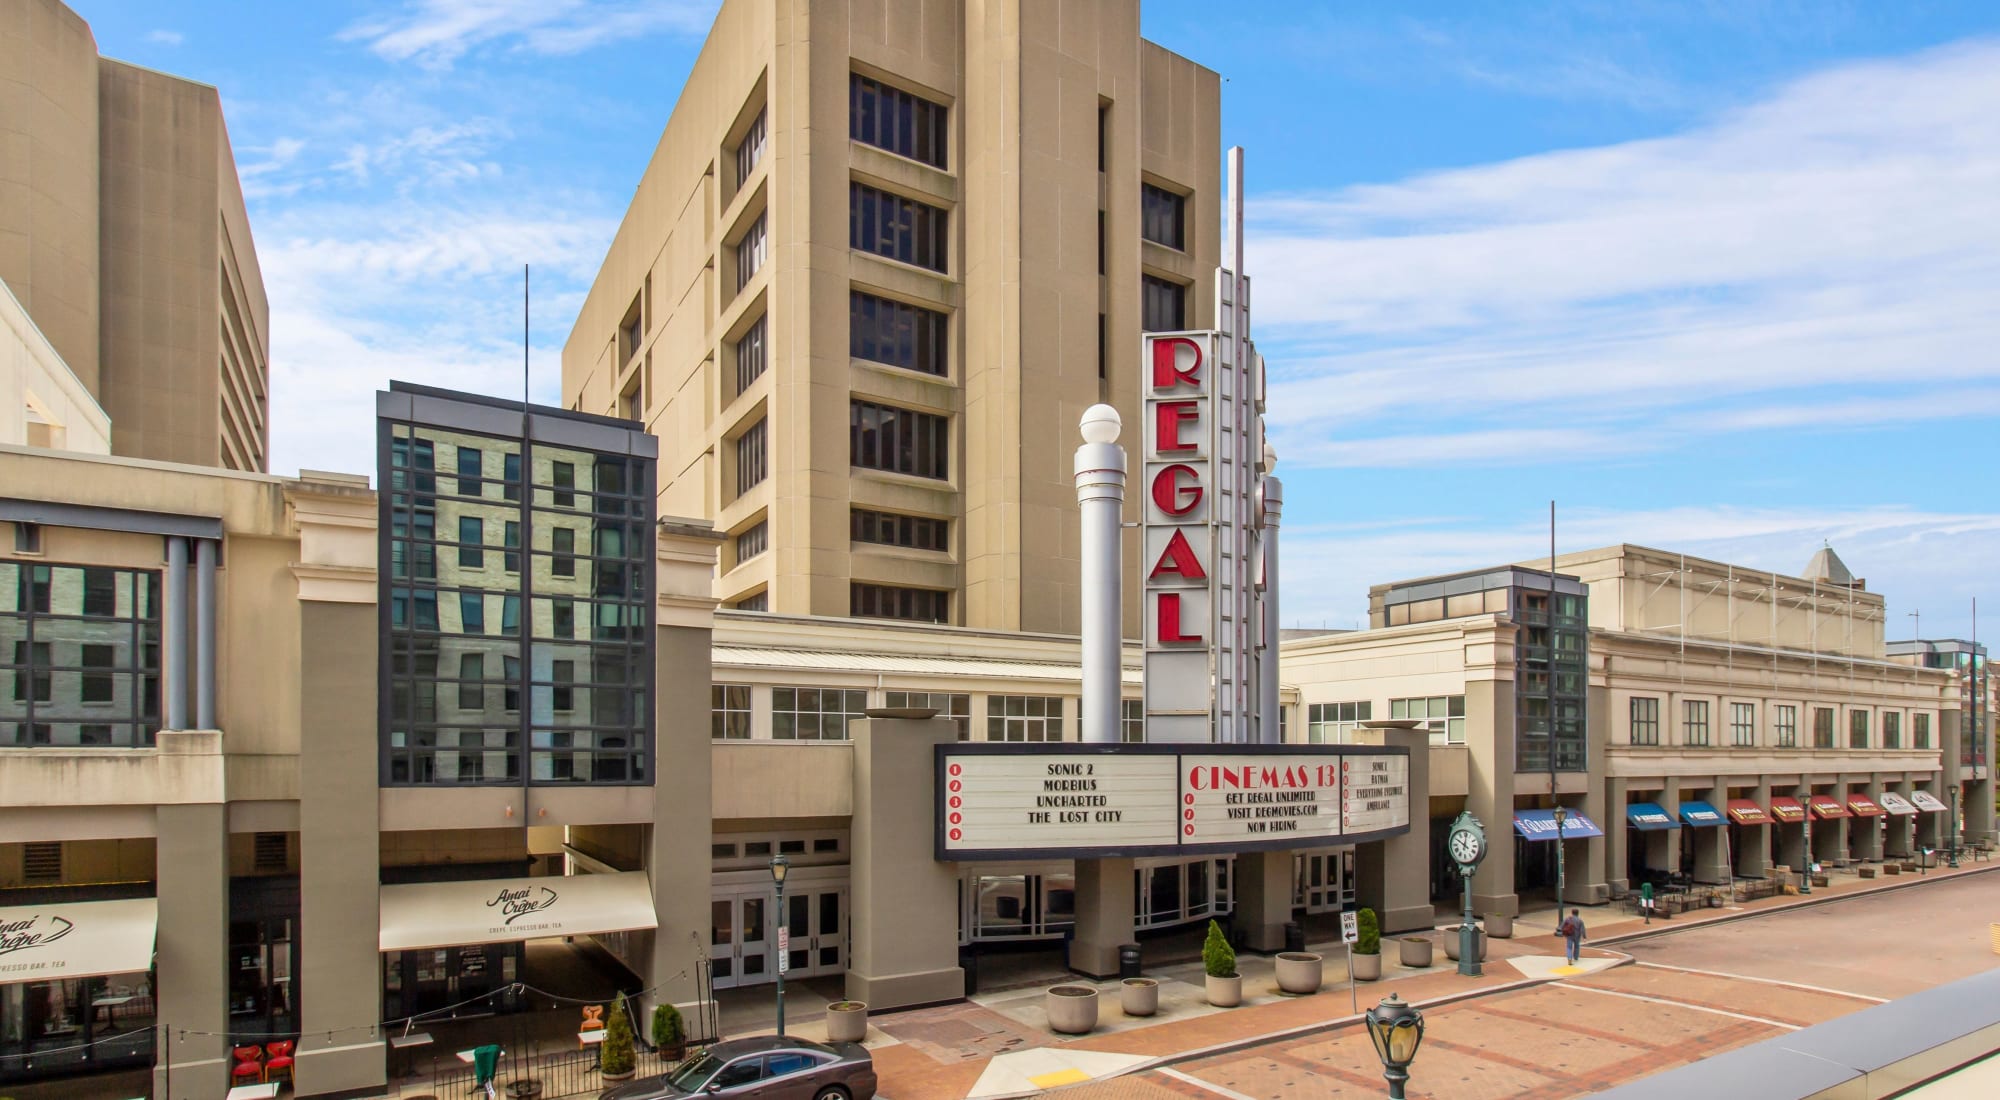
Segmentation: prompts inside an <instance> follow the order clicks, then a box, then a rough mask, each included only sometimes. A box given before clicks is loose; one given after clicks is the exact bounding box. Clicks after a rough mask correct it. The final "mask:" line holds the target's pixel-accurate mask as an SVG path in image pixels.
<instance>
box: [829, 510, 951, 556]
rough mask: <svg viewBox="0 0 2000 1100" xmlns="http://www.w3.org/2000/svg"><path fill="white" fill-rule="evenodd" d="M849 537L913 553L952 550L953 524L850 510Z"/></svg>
mask: <svg viewBox="0 0 2000 1100" xmlns="http://www.w3.org/2000/svg"><path fill="white" fill-rule="evenodd" d="M848 537H849V538H850V539H852V540H853V541H855V542H863V543H868V544H870V545H874V546H900V547H904V548H906V549H910V550H937V551H949V550H950V549H951V521H950V520H948V519H938V518H935V517H932V516H912V515H905V514H903V513H901V512H882V511H878V510H876V509H873V508H860V507H853V508H849V509H848Z"/></svg>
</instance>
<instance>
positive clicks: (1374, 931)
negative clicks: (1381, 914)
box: [1354, 909, 1382, 955]
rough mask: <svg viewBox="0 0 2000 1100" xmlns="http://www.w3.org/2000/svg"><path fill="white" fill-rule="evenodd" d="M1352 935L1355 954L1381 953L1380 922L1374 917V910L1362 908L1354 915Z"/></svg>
mask: <svg viewBox="0 0 2000 1100" xmlns="http://www.w3.org/2000/svg"><path fill="white" fill-rule="evenodd" d="M1354 937H1355V938H1354V953H1355V954H1357V955H1380V954H1381V953H1382V922H1380V921H1378V920H1376V919H1375V910H1373V909H1363V910H1361V911H1360V912H1359V913H1356V914H1355V915H1354Z"/></svg>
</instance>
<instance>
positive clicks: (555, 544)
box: [549, 527, 576, 577]
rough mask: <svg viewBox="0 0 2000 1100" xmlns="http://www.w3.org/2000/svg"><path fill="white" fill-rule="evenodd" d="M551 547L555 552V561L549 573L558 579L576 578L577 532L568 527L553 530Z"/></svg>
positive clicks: (550, 533)
mask: <svg viewBox="0 0 2000 1100" xmlns="http://www.w3.org/2000/svg"><path fill="white" fill-rule="evenodd" d="M549 547H550V549H552V550H554V551H555V559H554V560H553V561H551V562H550V563H549V572H550V573H552V574H553V575H555V576H558V577H574V576H576V532H575V531H574V530H572V529H571V528H568V527H557V528H555V529H553V530H551V531H550V532H549Z"/></svg>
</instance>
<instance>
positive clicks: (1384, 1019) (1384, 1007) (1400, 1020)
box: [1362, 993, 1424, 1100]
mask: <svg viewBox="0 0 2000 1100" xmlns="http://www.w3.org/2000/svg"><path fill="white" fill-rule="evenodd" d="M1362 1019H1363V1020H1364V1021H1365V1022H1366V1023H1367V1025H1368V1038H1369V1039H1370V1040H1371V1041H1372V1042H1374V1044H1375V1056H1376V1057H1377V1058H1380V1059H1382V1077H1383V1079H1384V1080H1386V1081H1388V1082H1389V1100H1404V1097H1403V1085H1404V1083H1405V1082H1407V1081H1409V1079H1410V1063H1411V1062H1414V1061H1416V1059H1417V1047H1418V1046H1420V1045H1422V1043H1423V1041H1424V1014H1423V1013H1421V1012H1418V1011H1417V1010H1416V1009H1415V1008H1412V1007H1410V1005H1409V1004H1407V1003H1406V1002H1405V1001H1404V1000H1403V999H1402V998H1401V997H1398V996H1396V995H1395V994H1394V993H1391V994H1389V995H1388V996H1387V997H1384V998H1382V1003H1381V1004H1378V1005H1376V1006H1375V1007H1374V1008H1371V1009H1369V1010H1368V1014H1367V1015H1366V1016H1364V1017H1362Z"/></svg>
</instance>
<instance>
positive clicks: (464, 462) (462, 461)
mask: <svg viewBox="0 0 2000 1100" xmlns="http://www.w3.org/2000/svg"><path fill="white" fill-rule="evenodd" d="M479 461H480V454H479V452H478V451H476V450H473V449H472V448H471V447H460V448H459V449H458V495H459V496H462V497H476V496H478V495H480V482H479Z"/></svg>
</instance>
